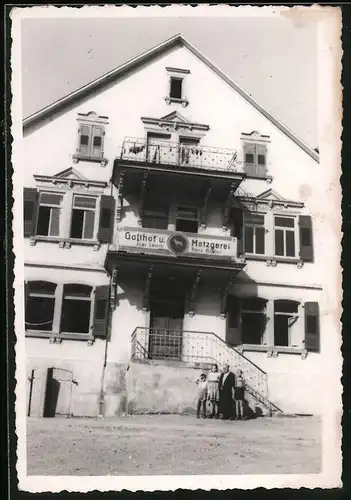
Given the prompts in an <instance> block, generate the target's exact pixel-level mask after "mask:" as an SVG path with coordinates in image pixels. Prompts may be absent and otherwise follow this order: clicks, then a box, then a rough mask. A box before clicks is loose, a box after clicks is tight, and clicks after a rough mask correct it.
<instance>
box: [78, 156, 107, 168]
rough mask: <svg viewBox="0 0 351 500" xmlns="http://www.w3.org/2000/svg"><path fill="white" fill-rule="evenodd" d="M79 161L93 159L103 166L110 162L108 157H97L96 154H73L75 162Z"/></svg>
mask: <svg viewBox="0 0 351 500" xmlns="http://www.w3.org/2000/svg"><path fill="white" fill-rule="evenodd" d="M79 161H92V162H94V163H100V164H101V166H102V167H105V166H106V165H107V163H108V160H107V158H103V157H100V158H98V157H95V156H83V155H77V154H76V155H73V163H78V162H79Z"/></svg>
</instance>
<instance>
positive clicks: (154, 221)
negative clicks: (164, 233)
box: [143, 209, 168, 229]
mask: <svg viewBox="0 0 351 500" xmlns="http://www.w3.org/2000/svg"><path fill="white" fill-rule="evenodd" d="M143 227H148V228H152V229H168V213H167V212H166V211H162V210H148V209H146V210H145V211H144V216H143Z"/></svg>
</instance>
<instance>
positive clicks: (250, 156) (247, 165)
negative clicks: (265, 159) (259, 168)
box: [244, 144, 256, 175]
mask: <svg viewBox="0 0 351 500" xmlns="http://www.w3.org/2000/svg"><path fill="white" fill-rule="evenodd" d="M255 164H256V147H255V145H254V144H244V171H245V173H246V174H247V175H255V172H256V167H255Z"/></svg>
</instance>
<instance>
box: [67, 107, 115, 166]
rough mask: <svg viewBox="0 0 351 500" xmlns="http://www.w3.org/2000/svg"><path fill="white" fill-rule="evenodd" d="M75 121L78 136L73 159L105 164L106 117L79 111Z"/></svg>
mask: <svg viewBox="0 0 351 500" xmlns="http://www.w3.org/2000/svg"><path fill="white" fill-rule="evenodd" d="M77 121H78V138H77V147H76V153H75V155H73V159H74V161H75V162H77V161H79V160H81V161H96V162H101V164H102V165H105V164H106V163H107V160H106V159H105V158H104V136H105V127H106V125H107V118H106V117H105V116H98V115H97V114H96V113H94V112H90V113H87V114H83V113H79V114H78V119H77Z"/></svg>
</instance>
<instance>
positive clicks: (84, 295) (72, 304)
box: [61, 284, 92, 333]
mask: <svg viewBox="0 0 351 500" xmlns="http://www.w3.org/2000/svg"><path fill="white" fill-rule="evenodd" d="M91 292H92V287H90V286H87V285H76V284H70V285H64V288H63V301H62V312H61V331H62V332H67V333H89V328H90V312H91Z"/></svg>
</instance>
